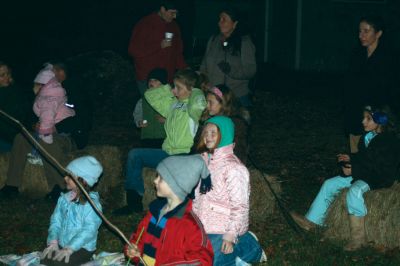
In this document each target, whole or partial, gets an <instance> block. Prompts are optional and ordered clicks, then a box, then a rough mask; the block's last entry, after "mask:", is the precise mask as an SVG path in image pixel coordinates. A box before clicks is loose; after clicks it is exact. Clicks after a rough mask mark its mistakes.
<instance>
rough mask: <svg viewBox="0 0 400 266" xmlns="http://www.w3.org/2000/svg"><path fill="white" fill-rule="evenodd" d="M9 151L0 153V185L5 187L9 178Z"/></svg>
mask: <svg viewBox="0 0 400 266" xmlns="http://www.w3.org/2000/svg"><path fill="white" fill-rule="evenodd" d="M9 158H10V156H9V154H8V153H0V187H3V186H4V184H5V182H6V179H7V169H8V160H9Z"/></svg>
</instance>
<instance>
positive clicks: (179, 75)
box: [174, 69, 198, 91]
mask: <svg viewBox="0 0 400 266" xmlns="http://www.w3.org/2000/svg"><path fill="white" fill-rule="evenodd" d="M197 79H198V75H197V73H196V72H195V71H193V70H191V69H182V70H179V71H178V72H176V74H175V76H174V80H179V81H180V82H182V83H183V84H185V86H186V88H187V89H188V90H189V91H191V90H192V89H193V87H194V86H195V85H196V84H197Z"/></svg>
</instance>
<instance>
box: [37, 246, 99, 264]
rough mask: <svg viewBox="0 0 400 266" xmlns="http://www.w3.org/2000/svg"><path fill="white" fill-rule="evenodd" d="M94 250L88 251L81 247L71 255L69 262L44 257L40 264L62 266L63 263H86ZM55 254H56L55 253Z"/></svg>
mask: <svg viewBox="0 0 400 266" xmlns="http://www.w3.org/2000/svg"><path fill="white" fill-rule="evenodd" d="M93 253H94V252H90V251H87V250H86V249H83V248H81V249H80V250H78V251H76V252H74V253H72V254H71V256H70V257H69V263H65V261H64V260H63V261H54V260H52V259H47V258H46V259H44V260H41V261H40V264H43V265H47V266H62V265H74V266H75V265H81V264H84V263H86V262H88V261H90V259H91V258H92V255H93ZM53 256H54V255H53Z"/></svg>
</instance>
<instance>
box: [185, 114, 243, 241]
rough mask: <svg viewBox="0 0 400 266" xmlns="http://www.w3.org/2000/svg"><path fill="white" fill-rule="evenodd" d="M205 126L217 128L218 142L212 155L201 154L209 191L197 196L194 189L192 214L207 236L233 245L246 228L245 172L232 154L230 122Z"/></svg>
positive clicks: (216, 121)
mask: <svg viewBox="0 0 400 266" xmlns="http://www.w3.org/2000/svg"><path fill="white" fill-rule="evenodd" d="M206 123H213V124H215V125H217V126H218V128H219V130H220V132H221V141H220V144H219V146H218V148H217V149H215V150H214V153H213V154H209V153H207V152H206V153H203V154H202V157H203V159H204V160H205V162H206V164H207V166H208V169H209V171H210V174H211V182H212V185H213V189H212V190H211V191H209V192H207V193H206V194H201V193H200V190H199V187H197V188H196V191H195V193H196V197H195V199H194V201H193V211H194V212H195V213H196V215H197V216H198V217H199V218H200V220H201V222H202V223H203V225H204V229H205V231H206V233H207V234H221V235H223V239H224V240H227V241H230V242H234V243H235V242H236V241H237V238H238V237H239V236H241V235H243V234H244V233H246V232H247V230H248V225H249V197H250V179H249V172H248V170H247V168H246V167H245V166H244V165H243V164H242V163H241V162H240V160H239V159H238V158H237V157H236V156H235V155H234V153H233V146H234V145H233V138H234V126H233V122H232V120H231V119H230V118H228V117H223V116H215V117H213V118H211V119H209V120H207V121H206Z"/></svg>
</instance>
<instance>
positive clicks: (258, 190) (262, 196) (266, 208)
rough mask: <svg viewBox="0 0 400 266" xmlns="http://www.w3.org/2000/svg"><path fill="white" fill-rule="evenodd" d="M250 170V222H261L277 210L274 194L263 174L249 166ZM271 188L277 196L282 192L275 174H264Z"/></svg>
mask: <svg viewBox="0 0 400 266" xmlns="http://www.w3.org/2000/svg"><path fill="white" fill-rule="evenodd" d="M249 172H250V185H251V193H250V222H251V223H262V222H265V221H266V219H267V218H268V217H270V216H272V215H273V214H274V213H275V212H276V211H277V205H276V200H275V197H274V195H273V194H272V192H271V190H270V189H269V187H268V185H267V183H266V182H265V180H264V177H263V176H264V174H263V173H262V172H260V171H259V170H257V169H254V168H249ZM265 178H266V179H267V180H268V181H269V183H270V184H271V187H272V189H273V190H274V192H275V193H276V194H277V196H278V197H279V196H280V195H281V193H282V188H281V184H280V182H279V181H278V180H277V177H276V176H273V175H265Z"/></svg>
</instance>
